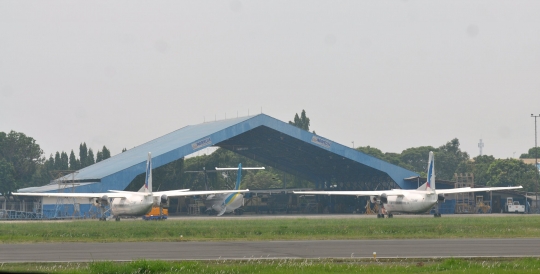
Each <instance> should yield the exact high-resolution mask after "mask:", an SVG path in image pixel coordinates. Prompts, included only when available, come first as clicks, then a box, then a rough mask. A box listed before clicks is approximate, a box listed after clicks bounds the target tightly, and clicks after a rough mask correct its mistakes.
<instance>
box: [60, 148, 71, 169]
mask: <svg viewBox="0 0 540 274" xmlns="http://www.w3.org/2000/svg"><path fill="white" fill-rule="evenodd" d="M60 169H61V170H69V159H68V156H67V153H65V152H64V151H62V153H60Z"/></svg>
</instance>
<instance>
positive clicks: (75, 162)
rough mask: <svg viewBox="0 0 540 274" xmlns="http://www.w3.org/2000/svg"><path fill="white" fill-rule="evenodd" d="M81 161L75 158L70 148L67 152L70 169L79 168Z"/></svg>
mask: <svg viewBox="0 0 540 274" xmlns="http://www.w3.org/2000/svg"><path fill="white" fill-rule="evenodd" d="M80 165H81V163H80V162H79V160H78V159H77V158H75V153H74V152H73V149H72V150H71V153H70V154H69V169H70V170H79V169H80Z"/></svg>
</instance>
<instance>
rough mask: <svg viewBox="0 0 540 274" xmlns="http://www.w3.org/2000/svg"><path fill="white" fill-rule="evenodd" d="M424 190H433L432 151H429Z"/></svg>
mask: <svg viewBox="0 0 540 274" xmlns="http://www.w3.org/2000/svg"><path fill="white" fill-rule="evenodd" d="M428 161H429V162H428V170H427V182H426V190H431V191H435V160H434V157H433V151H430V152H429V160H428Z"/></svg>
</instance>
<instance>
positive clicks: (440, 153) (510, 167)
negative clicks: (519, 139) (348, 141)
mask: <svg viewBox="0 0 540 274" xmlns="http://www.w3.org/2000/svg"><path fill="white" fill-rule="evenodd" d="M356 149H357V150H358V151H361V152H363V153H366V154H369V155H371V156H374V157H376V158H379V159H381V160H384V161H387V162H390V163H392V164H395V165H398V166H401V167H403V168H406V169H409V170H412V171H415V172H417V173H419V174H421V175H422V176H426V169H427V161H428V157H427V155H428V153H429V152H430V151H433V153H434V154H435V170H436V174H437V179H442V180H453V179H454V174H456V173H473V174H474V181H475V184H477V185H485V186H494V187H497V186H517V185H521V186H523V189H524V190H525V191H536V176H537V171H536V169H535V167H534V165H529V164H525V163H524V162H523V161H520V160H518V159H495V157H493V156H489V155H482V156H477V157H474V158H472V159H471V158H470V157H469V155H468V154H467V153H466V152H463V151H461V149H460V148H459V140H458V139H457V138H454V139H452V140H450V141H449V142H447V143H446V144H444V145H441V146H440V147H437V148H435V147H432V146H421V147H415V148H408V149H405V150H403V151H402V152H401V153H383V152H382V151H381V150H380V149H377V148H374V147H370V146H367V147H358V148H356ZM533 153H534V148H531V149H529V152H528V153H527V154H522V156H523V155H527V156H525V157H520V158H529V155H531V154H533ZM533 155H534V154H533ZM532 158H534V157H532Z"/></svg>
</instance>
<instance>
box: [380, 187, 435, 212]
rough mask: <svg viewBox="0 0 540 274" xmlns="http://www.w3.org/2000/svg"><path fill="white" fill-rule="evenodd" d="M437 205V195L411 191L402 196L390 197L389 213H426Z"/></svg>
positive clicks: (385, 206)
mask: <svg viewBox="0 0 540 274" xmlns="http://www.w3.org/2000/svg"><path fill="white" fill-rule="evenodd" d="M436 203H437V194H435V193H433V194H432V193H429V194H426V193H421V192H415V191H410V192H408V193H404V195H402V196H388V202H387V203H385V204H384V208H385V209H386V212H388V213H425V212H427V211H429V210H430V209H431V208H432V207H433V206H434V205H435V204H436Z"/></svg>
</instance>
